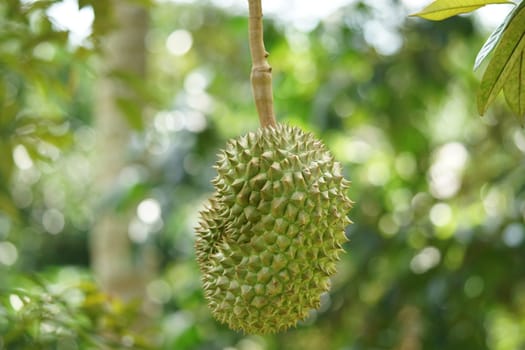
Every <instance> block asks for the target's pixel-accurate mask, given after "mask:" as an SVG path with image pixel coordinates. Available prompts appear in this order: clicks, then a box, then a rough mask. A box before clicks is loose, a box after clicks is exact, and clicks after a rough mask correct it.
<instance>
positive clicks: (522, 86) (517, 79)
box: [503, 50, 525, 119]
mask: <svg viewBox="0 0 525 350" xmlns="http://www.w3.org/2000/svg"><path fill="white" fill-rule="evenodd" d="M503 93H504V94H505V99H506V100H507V103H508V105H509V106H510V108H511V109H512V111H513V112H514V113H516V114H517V115H518V117H520V119H521V117H523V116H525V51H523V50H522V51H521V54H520V55H519V57H518V59H517V62H516V63H515V64H514V66H513V67H512V69H511V71H510V75H509V79H508V80H507V81H506V82H505V85H503Z"/></svg>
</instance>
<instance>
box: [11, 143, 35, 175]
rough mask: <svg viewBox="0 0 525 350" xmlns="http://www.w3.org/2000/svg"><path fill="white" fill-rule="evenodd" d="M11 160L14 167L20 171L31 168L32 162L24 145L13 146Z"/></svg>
mask: <svg viewBox="0 0 525 350" xmlns="http://www.w3.org/2000/svg"><path fill="white" fill-rule="evenodd" d="M13 160H14V161H15V164H16V166H17V167H18V168H19V169H21V170H27V169H30V168H31V167H32V166H33V161H32V160H31V157H30V156H29V153H28V152H27V149H26V148H25V147H24V145H16V146H15V148H14V149H13Z"/></svg>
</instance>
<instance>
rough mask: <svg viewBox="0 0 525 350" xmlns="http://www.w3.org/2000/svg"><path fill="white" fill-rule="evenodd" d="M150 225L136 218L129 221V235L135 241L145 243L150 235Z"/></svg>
mask: <svg viewBox="0 0 525 350" xmlns="http://www.w3.org/2000/svg"><path fill="white" fill-rule="evenodd" d="M149 233H150V231H149V226H148V225H147V224H146V223H144V222H143V221H141V220H138V219H137V218H134V219H133V220H131V222H130V223H129V227H128V236H129V239H131V240H132V241H133V242H135V243H144V242H146V241H147V239H148V236H149Z"/></svg>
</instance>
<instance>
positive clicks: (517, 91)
mask: <svg viewBox="0 0 525 350" xmlns="http://www.w3.org/2000/svg"><path fill="white" fill-rule="evenodd" d="M489 4H513V2H511V1H505V0H436V1H434V2H433V3H431V4H430V5H428V6H427V7H425V8H424V9H423V10H421V11H420V12H418V13H416V14H414V16H418V17H421V18H425V19H429V20H436V21H439V20H443V19H446V18H449V17H451V16H455V15H458V14H462V13H468V12H471V11H474V10H477V9H479V8H481V7H483V6H485V5H489ZM490 53H493V54H492V58H491V59H490V62H489V63H488V66H487V68H486V70H485V73H484V74H483V77H482V79H481V83H480V87H479V91H478V96H477V105H478V111H479V113H480V114H481V115H483V114H485V112H486V111H487V108H488V107H489V105H490V104H491V103H492V102H494V99H495V98H496V97H497V95H498V94H499V93H500V92H501V91H502V90H503V94H504V95H505V99H506V101H507V104H508V105H509V107H510V109H511V110H512V111H513V112H514V113H515V114H516V115H517V116H518V117H520V118H521V119H522V118H523V117H524V116H525V62H524V57H525V2H520V3H519V4H518V5H516V6H515V7H514V8H513V9H512V11H510V13H509V14H508V15H507V17H506V18H505V20H504V21H503V22H502V23H501V24H500V25H499V26H498V27H497V28H496V29H495V30H494V32H493V33H492V34H491V35H490V36H489V38H488V40H487V41H486V42H485V44H484V45H483V47H482V48H481V50H480V51H479V53H478V56H477V57H476V61H475V63H474V69H477V68H478V67H479V66H480V65H481V63H482V62H483V61H484V60H485V59H486V58H487V57H488V56H489V54H490Z"/></svg>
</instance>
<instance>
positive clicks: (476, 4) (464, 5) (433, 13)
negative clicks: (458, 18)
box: [411, 0, 512, 21]
mask: <svg viewBox="0 0 525 350" xmlns="http://www.w3.org/2000/svg"><path fill="white" fill-rule="evenodd" d="M489 4H512V2H511V1H507V0H436V1H434V2H433V3H431V4H430V5H428V6H427V7H425V8H424V9H423V10H421V11H420V12H418V13H414V14H412V15H411V16H417V17H421V18H424V19H429V20H431V21H441V20H443V19H446V18H449V17H452V16H455V15H459V14H461V13H468V12H472V11H474V10H477V9H479V8H480V7H483V6H485V5H489Z"/></svg>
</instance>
